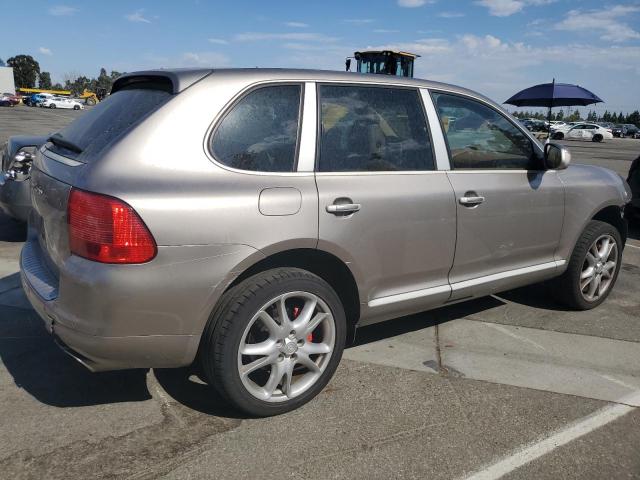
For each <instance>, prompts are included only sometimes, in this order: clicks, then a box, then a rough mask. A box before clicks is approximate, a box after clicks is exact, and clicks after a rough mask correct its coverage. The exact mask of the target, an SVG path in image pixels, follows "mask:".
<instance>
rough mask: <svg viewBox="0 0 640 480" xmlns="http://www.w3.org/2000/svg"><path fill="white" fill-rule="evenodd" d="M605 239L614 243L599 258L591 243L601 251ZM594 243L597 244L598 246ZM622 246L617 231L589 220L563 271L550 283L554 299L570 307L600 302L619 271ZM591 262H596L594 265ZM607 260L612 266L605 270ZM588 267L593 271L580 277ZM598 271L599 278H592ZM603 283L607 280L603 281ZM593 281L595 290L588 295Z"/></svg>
mask: <svg viewBox="0 0 640 480" xmlns="http://www.w3.org/2000/svg"><path fill="white" fill-rule="evenodd" d="M606 238H608V239H609V241H610V242H611V241H613V242H615V243H614V247H612V248H611V250H610V253H609V254H608V255H607V256H606V257H605V258H604V259H600V258H598V256H597V255H594V253H593V252H594V250H593V248H594V245H595V246H596V250H601V251H602V247H604V239H606ZM598 245H600V248H599V247H598ZM622 246H623V243H622V239H621V237H620V232H619V231H618V230H617V229H616V228H615V227H614V226H613V225H611V224H609V223H605V222H600V221H598V220H591V221H590V222H589V223H588V224H587V226H586V227H585V229H584V231H583V232H582V235H581V236H580V239H579V240H578V243H577V244H576V246H575V248H574V249H573V253H572V254H571V258H570V259H569V266H568V267H567V270H566V271H565V272H564V273H563V274H562V275H561V276H560V277H558V278H557V279H556V280H555V282H552V288H553V291H554V294H555V296H556V297H557V299H558V300H559V301H560V302H562V303H563V304H565V305H566V306H567V307H569V308H571V309H574V310H590V309H592V308H595V307H597V306H598V305H600V304H601V303H602V302H604V301H605V300H606V298H607V297H608V296H609V293H611V290H612V289H613V287H614V285H615V283H616V280H617V278H618V273H619V272H620V265H621V264H622ZM588 254H590V255H592V257H595V260H594V261H591V260H589V257H588V256H587V255H588ZM595 261H597V262H598V263H596V264H594V263H595ZM609 262H615V265H613V266H612V267H610V268H609V269H607V268H606V267H607V265H609ZM592 265H593V266H592ZM590 267H591V268H592V271H593V274H591V275H589V277H586V278H585V279H582V278H581V276H582V275H583V273H585V274H586V273H587V270H588V269H589V268H590ZM598 271H600V272H601V273H600V280H599V281H598V280H597V279H596V277H597V276H598ZM589 278H591V280H589ZM603 282H608V283H606V284H605V283H603ZM585 283H586V285H585ZM594 283H595V285H596V286H595V288H596V291H595V292H594V295H593V296H592V297H590V296H589V293H590V291H591V290H590V288H591V287H592V286H593V285H594ZM583 285H584V287H583ZM603 287H604V288H603ZM585 291H586V293H585Z"/></svg>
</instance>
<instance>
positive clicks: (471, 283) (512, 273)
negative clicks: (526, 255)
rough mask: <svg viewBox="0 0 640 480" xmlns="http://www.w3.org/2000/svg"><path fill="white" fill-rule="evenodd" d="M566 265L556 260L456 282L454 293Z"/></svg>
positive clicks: (453, 285) (452, 286)
mask: <svg viewBox="0 0 640 480" xmlns="http://www.w3.org/2000/svg"><path fill="white" fill-rule="evenodd" d="M565 263H566V261H565V260H555V261H553V262H546V263H540V264H538V265H531V266H529V267H522V268H516V269H515V270H507V271H505V272H500V273H494V274H492V275H485V276H484V277H478V278H472V279H471V280H464V281H462V282H456V283H452V284H451V289H452V290H453V292H456V291H457V290H462V289H465V288H469V287H475V286H478V285H482V284H484V283H491V282H496V281H498V280H504V279H507V278H513V277H519V276H521V275H527V274H529V273H534V272H541V271H543V270H551V269H554V268H558V267H560V266H562V265H564V264H565Z"/></svg>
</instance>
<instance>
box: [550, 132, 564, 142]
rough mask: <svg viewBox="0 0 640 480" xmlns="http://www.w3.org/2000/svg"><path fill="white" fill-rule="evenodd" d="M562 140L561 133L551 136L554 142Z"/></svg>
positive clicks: (562, 134) (562, 135)
mask: <svg viewBox="0 0 640 480" xmlns="http://www.w3.org/2000/svg"><path fill="white" fill-rule="evenodd" d="M563 138H564V133H562V132H556V133H554V134H553V139H554V140H562V139H563Z"/></svg>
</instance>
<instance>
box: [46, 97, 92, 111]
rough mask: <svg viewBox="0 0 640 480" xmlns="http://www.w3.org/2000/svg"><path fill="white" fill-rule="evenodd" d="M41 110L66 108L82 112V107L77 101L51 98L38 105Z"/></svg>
mask: <svg viewBox="0 0 640 480" xmlns="http://www.w3.org/2000/svg"><path fill="white" fill-rule="evenodd" d="M40 106H41V107H42V108H67V109H72V110H82V109H84V106H83V105H82V104H81V103H80V102H78V101H77V100H72V99H70V98H63V97H52V98H48V99H46V100H45V101H44V102H42V103H41V104H40Z"/></svg>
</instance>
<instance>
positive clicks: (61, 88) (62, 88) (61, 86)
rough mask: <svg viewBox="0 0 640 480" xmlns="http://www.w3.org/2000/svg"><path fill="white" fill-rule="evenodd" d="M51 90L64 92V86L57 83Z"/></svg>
mask: <svg viewBox="0 0 640 480" xmlns="http://www.w3.org/2000/svg"><path fill="white" fill-rule="evenodd" d="M51 90H64V86H63V85H62V84H61V83H56V84H54V85H53V86H52V87H51Z"/></svg>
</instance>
